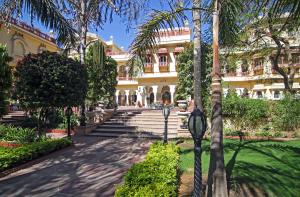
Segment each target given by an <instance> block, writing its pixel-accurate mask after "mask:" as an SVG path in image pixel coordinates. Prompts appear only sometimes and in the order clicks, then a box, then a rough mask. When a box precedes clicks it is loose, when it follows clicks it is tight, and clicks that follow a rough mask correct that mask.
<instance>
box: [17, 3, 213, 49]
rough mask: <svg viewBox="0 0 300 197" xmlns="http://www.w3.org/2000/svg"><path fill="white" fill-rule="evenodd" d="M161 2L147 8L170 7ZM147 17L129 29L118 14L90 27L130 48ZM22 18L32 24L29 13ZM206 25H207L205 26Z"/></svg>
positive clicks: (140, 19)
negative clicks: (96, 25) (103, 22)
mask: <svg viewBox="0 0 300 197" xmlns="http://www.w3.org/2000/svg"><path fill="white" fill-rule="evenodd" d="M161 2H163V3H161ZM161 2H160V1H159V0H149V3H148V5H147V9H149V10H151V9H157V10H161V9H167V8H168V4H167V3H166V2H167V1H161ZM188 17H189V19H191V14H188ZM146 18H147V16H145V15H142V16H140V18H139V20H138V24H137V25H134V26H132V27H131V28H130V29H127V26H126V24H125V23H124V22H123V20H122V19H121V18H120V17H118V16H114V17H113V21H112V23H109V22H107V23H105V24H104V25H103V27H102V28H98V31H95V30H94V29H91V28H90V29H89V31H90V32H93V33H97V34H98V35H99V36H100V37H101V38H102V39H103V40H105V41H108V40H109V39H110V36H113V40H114V43H116V44H117V45H118V46H119V47H124V49H125V50H128V48H129V46H130V44H131V42H132V41H133V39H134V37H135V35H136V29H137V26H138V25H139V24H141V23H142V22H143V21H144V20H145V19H146ZM22 20H23V21H24V22H26V23H28V24H31V20H30V17H29V15H28V14H27V13H24V14H23V17H22ZM190 21H191V20H190ZM190 23H191V22H190ZM33 25H34V27H36V28H38V29H40V30H41V31H43V32H45V33H48V32H49V31H50V29H47V28H45V27H44V26H43V25H42V24H40V23H39V22H38V21H34V22H33ZM206 27H207V26H205V27H204V28H206Z"/></svg>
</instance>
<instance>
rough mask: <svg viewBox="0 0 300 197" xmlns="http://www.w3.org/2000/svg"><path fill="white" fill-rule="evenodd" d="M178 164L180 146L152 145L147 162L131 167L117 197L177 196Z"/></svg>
mask: <svg viewBox="0 0 300 197" xmlns="http://www.w3.org/2000/svg"><path fill="white" fill-rule="evenodd" d="M178 164H179V148H178V146H176V145H174V144H168V145H163V144H162V143H155V144H153V145H151V147H150V150H149V152H148V154H147V156H146V159H145V161H143V162H140V163H137V164H135V165H133V166H132V167H131V169H130V170H129V171H128V172H127V174H126V175H125V183H124V184H123V185H121V186H119V187H118V188H117V190H116V193H115V196H116V197H120V196H166V197H170V196H177V189H178V177H177V169H178Z"/></svg>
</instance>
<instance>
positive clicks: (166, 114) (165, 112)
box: [162, 105, 170, 143]
mask: <svg viewBox="0 0 300 197" xmlns="http://www.w3.org/2000/svg"><path fill="white" fill-rule="evenodd" d="M162 113H163V115H164V118H165V131H164V143H168V118H169V115H170V107H169V106H167V105H164V107H163V110H162Z"/></svg>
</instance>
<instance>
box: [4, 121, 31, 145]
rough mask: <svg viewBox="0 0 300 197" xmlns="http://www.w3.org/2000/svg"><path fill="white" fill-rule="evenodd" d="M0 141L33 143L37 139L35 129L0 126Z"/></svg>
mask: <svg viewBox="0 0 300 197" xmlns="http://www.w3.org/2000/svg"><path fill="white" fill-rule="evenodd" d="M0 139H3V140H5V141H15V142H19V143H31V142H34V141H35V139H36V132H35V130H33V129H28V128H22V127H13V126H6V125H0Z"/></svg>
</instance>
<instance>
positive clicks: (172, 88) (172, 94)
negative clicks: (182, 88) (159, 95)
mask: <svg viewBox="0 0 300 197" xmlns="http://www.w3.org/2000/svg"><path fill="white" fill-rule="evenodd" d="M169 87H170V94H171V103H174V94H175V88H176V85H169Z"/></svg>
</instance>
